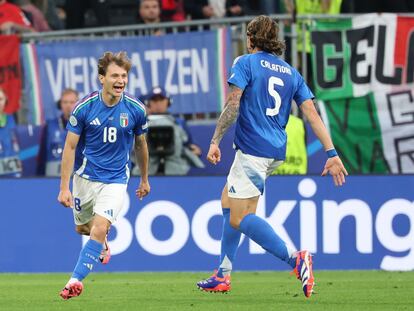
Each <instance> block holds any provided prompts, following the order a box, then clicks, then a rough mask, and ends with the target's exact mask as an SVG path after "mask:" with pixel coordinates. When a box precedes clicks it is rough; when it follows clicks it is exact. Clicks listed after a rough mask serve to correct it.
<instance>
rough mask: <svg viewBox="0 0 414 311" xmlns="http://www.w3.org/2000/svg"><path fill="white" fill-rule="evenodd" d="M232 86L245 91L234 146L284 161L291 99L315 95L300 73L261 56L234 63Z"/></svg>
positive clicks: (275, 59)
mask: <svg viewBox="0 0 414 311" xmlns="http://www.w3.org/2000/svg"><path fill="white" fill-rule="evenodd" d="M228 83H229V84H233V85H235V86H237V87H238V88H240V89H242V90H243V95H242V98H241V100H240V113H239V116H238V119H237V123H236V133H235V139H234V144H235V146H236V148H237V149H240V150H241V151H242V152H243V153H246V154H251V155H254V156H258V157H265V158H273V159H277V160H284V159H285V157H286V141H287V137H286V132H285V127H286V124H287V122H288V120H289V114H290V109H291V102H292V99H294V100H295V102H296V103H297V104H298V105H301V104H302V103H303V102H304V101H305V100H307V99H312V98H313V97H314V95H313V94H312V92H311V90H310V89H309V88H308V86H307V85H306V83H305V81H304V80H303V78H302V76H301V75H300V74H299V72H298V71H297V70H296V69H295V68H293V67H292V66H290V65H289V64H288V63H286V62H285V61H283V60H282V59H280V58H279V57H277V56H275V55H273V54H270V53H266V52H258V53H253V54H246V55H242V56H240V57H238V58H236V59H235V60H234V63H233V67H232V70H231V74H230V78H229V79H228Z"/></svg>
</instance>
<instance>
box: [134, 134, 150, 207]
mask: <svg viewBox="0 0 414 311" xmlns="http://www.w3.org/2000/svg"><path fill="white" fill-rule="evenodd" d="M135 157H136V163H137V164H138V165H139V170H140V172H141V182H140V184H139V186H138V189H137V190H136V191H135V193H136V195H137V197H138V198H139V199H140V200H142V198H143V197H145V196H146V195H147V194H148V193H149V192H150V190H151V188H150V185H149V181H148V158H149V156H148V146H147V141H146V139H145V135H144V134H142V135H139V136H135Z"/></svg>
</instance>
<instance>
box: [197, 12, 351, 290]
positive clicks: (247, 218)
mask: <svg viewBox="0 0 414 311" xmlns="http://www.w3.org/2000/svg"><path fill="white" fill-rule="evenodd" d="M278 31H279V27H278V25H277V23H276V22H275V21H274V20H272V19H271V18H270V17H267V16H263V15H262V16H258V17H256V18H254V19H253V20H252V21H251V22H250V23H249V24H248V26H247V48H248V51H249V54H246V55H242V56H240V57H238V58H236V59H235V61H234V63H233V67H232V70H231V75H230V78H229V79H228V83H229V85H230V90H229V95H228V97H227V102H226V105H225V108H224V110H223V112H222V113H221V115H220V117H219V119H218V122H217V126H216V129H215V132H214V134H213V138H212V140H211V144H210V149H209V152H208V154H207V159H208V160H209V161H210V162H211V163H213V164H217V163H218V162H219V161H220V158H221V154H220V148H219V144H220V141H221V139H222V138H223V135H224V134H225V132H226V131H227V129H228V128H229V127H230V126H231V125H232V124H233V123H234V122H236V132H235V139H234V145H235V148H236V155H235V159H234V162H233V165H232V167H231V169H230V172H229V174H228V177H227V184H226V185H225V187H224V189H223V193H222V197H221V204H222V207H223V218H224V221H223V234H222V240H221V256H220V264H219V267H218V270H216V271H215V272H214V274H213V275H212V276H211V277H210V278H208V279H206V280H202V281H200V282H198V283H197V286H198V287H199V288H200V289H202V290H204V291H213V292H227V291H229V290H230V289H231V282H230V273H231V270H232V262H233V260H234V257H235V254H236V250H237V247H238V244H239V241H240V234H241V233H244V234H245V235H246V236H248V237H249V238H250V239H251V240H253V241H255V242H256V243H257V244H259V245H260V246H262V247H263V248H264V249H265V250H266V251H268V252H269V253H271V254H273V255H274V256H275V257H277V258H279V259H281V260H283V261H285V262H286V263H287V264H288V265H289V266H290V267H291V268H293V269H294V272H295V274H296V277H297V278H298V279H299V280H300V281H301V283H302V289H303V292H304V294H305V296H306V297H310V296H311V295H312V292H313V285H314V277H313V272H312V257H311V254H310V253H309V252H308V251H306V250H303V251H299V252H296V251H294V250H293V249H290V248H289V247H288V246H287V245H286V243H285V242H284V241H283V240H282V239H281V238H280V237H279V236H278V235H277V234H276V232H275V231H274V230H273V228H272V227H271V226H270V225H269V224H268V223H267V222H266V221H265V220H264V219H262V218H260V217H258V216H256V215H255V213H256V208H257V202H258V200H259V196H260V195H261V194H263V190H264V184H265V180H266V178H267V176H269V174H270V173H271V172H272V171H273V170H274V169H275V168H276V167H277V166H279V165H280V164H281V163H282V162H283V160H284V159H285V153H286V132H285V127H286V123H287V121H288V118H289V112H290V109H291V102H292V99H293V100H294V101H295V102H296V104H297V105H298V106H299V107H300V109H301V111H302V112H303V114H304V116H305V117H306V118H307V119H308V121H309V122H310V124H311V127H312V129H313V131H314V132H315V134H316V135H317V137H318V138H319V140H320V141H321V142H322V144H323V146H324V148H325V150H326V154H327V157H328V159H327V161H326V164H325V167H324V169H323V172H322V175H326V174H328V173H329V174H330V175H332V176H333V179H334V182H335V185H337V186H338V185H342V184H343V183H344V182H345V175H347V174H348V173H347V171H346V169H345V167H344V165H343V164H342V161H341V159H340V158H339V156H338V155H337V153H336V151H335V148H334V145H333V143H332V140H331V138H330V135H329V133H328V131H327V130H326V128H325V126H324V124H323V122H322V120H321V118H320V117H319V115H318V113H317V111H316V109H315V106H314V103H313V98H314V95H313V94H312V92H311V91H310V89H309V88H308V86H307V85H306V84H305V82H304V80H303V78H302V76H301V75H300V74H299V73H298V71H297V70H296V69H295V68H293V67H291V66H290V65H289V64H287V63H286V62H285V61H283V60H282V59H281V58H279V57H278V56H279V55H281V54H282V53H283V50H284V43H283V42H281V41H279V40H278Z"/></svg>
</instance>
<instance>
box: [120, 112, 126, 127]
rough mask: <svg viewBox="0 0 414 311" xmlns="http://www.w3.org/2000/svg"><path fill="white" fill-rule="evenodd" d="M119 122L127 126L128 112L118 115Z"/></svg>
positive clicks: (122, 125)
mask: <svg viewBox="0 0 414 311" xmlns="http://www.w3.org/2000/svg"><path fill="white" fill-rule="evenodd" d="M119 123H120V125H121V127H127V126H128V114H127V113H121V114H120V116H119Z"/></svg>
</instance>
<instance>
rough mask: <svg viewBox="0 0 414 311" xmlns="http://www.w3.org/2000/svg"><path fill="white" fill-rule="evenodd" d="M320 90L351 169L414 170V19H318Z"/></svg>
mask: <svg viewBox="0 0 414 311" xmlns="http://www.w3.org/2000/svg"><path fill="white" fill-rule="evenodd" d="M311 38H312V45H313V48H312V62H313V64H312V65H313V68H314V70H313V88H314V91H315V94H316V97H317V99H318V105H319V108H320V111H321V115H322V118H323V119H324V122H325V124H326V125H327V127H328V129H329V130H330V132H331V135H332V138H333V140H334V144H335V147H336V149H337V150H338V152H339V154H340V156H341V158H342V160H343V161H344V164H345V166H346V168H347V170H348V172H350V173H354V174H355V173H395V174H399V173H414V86H413V85H414V84H413V82H414V18H409V17H401V16H398V15H395V14H380V15H378V14H366V15H360V16H358V17H355V18H352V19H345V20H332V19H331V20H325V21H318V22H316V24H315V25H314V28H313V31H312V34H311Z"/></svg>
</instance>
